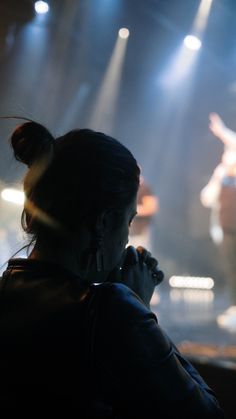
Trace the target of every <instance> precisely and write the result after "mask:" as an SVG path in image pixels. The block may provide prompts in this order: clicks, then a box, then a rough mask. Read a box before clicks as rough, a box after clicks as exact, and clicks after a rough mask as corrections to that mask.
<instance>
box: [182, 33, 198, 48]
mask: <svg viewBox="0 0 236 419" xmlns="http://www.w3.org/2000/svg"><path fill="white" fill-rule="evenodd" d="M184 45H185V46H186V47H187V48H188V49H191V50H192V51H197V50H199V49H200V48H201V46H202V42H201V41H200V39H199V38H197V36H194V35H187V36H186V37H185V38H184Z"/></svg>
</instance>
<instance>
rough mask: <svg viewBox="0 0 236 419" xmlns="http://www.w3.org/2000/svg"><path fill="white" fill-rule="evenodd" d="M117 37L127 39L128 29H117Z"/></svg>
mask: <svg viewBox="0 0 236 419" xmlns="http://www.w3.org/2000/svg"><path fill="white" fill-rule="evenodd" d="M119 37H120V38H122V39H127V38H128V37H129V29H127V28H121V29H120V30H119Z"/></svg>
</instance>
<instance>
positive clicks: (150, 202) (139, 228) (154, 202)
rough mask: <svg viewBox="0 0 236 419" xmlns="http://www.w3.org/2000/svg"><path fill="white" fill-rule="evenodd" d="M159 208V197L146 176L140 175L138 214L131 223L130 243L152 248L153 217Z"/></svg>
mask: <svg viewBox="0 0 236 419" xmlns="http://www.w3.org/2000/svg"><path fill="white" fill-rule="evenodd" d="M158 210H159V201H158V197H157V196H156V195H154V194H153V193H152V191H151V188H150V187H149V185H148V184H147V183H146V182H145V180H144V177H143V176H141V177H140V187H139V190H138V195H137V214H136V217H135V218H134V220H133V221H132V223H131V225H130V230H129V244H130V245H133V246H134V247H138V246H140V245H141V246H143V247H145V248H147V249H152V243H151V229H152V221H153V217H154V216H155V214H156V213H157V212H158Z"/></svg>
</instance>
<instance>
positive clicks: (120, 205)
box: [11, 122, 140, 239]
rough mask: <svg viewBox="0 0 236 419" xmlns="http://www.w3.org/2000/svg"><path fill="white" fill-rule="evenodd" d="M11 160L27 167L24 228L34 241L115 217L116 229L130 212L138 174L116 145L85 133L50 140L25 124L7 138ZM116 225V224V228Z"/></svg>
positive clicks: (102, 136)
mask: <svg viewBox="0 0 236 419" xmlns="http://www.w3.org/2000/svg"><path fill="white" fill-rule="evenodd" d="M11 142H12V146H13V149H14V154H15V157H16V158H17V159H18V160H20V161H22V162H23V163H25V164H27V165H28V167H29V170H28V172H27V174H26V177H25V181H24V189H25V194H26V204H25V209H24V214H25V215H24V228H25V230H26V231H27V232H28V233H30V234H33V235H34V236H35V237H36V239H38V238H45V236H46V238H47V236H48V237H50V236H52V235H54V233H55V229H56V230H57V228H58V231H57V233H58V232H59V230H61V231H66V232H68V233H69V234H73V233H75V234H76V232H79V231H80V229H81V228H82V227H83V226H84V225H85V224H86V225H89V226H90V227H91V228H92V226H95V224H96V221H97V218H98V217H99V216H100V215H101V214H104V213H106V212H113V215H114V217H116V222H117V225H118V224H119V219H120V220H122V218H123V217H124V214H125V211H126V210H127V208H130V207H132V206H134V204H133V203H134V201H135V198H136V195H137V190H138V186H139V174H140V170H139V167H138V165H137V162H136V160H135V159H134V157H133V155H132V154H131V153H130V151H129V150H128V149H127V148H126V147H125V146H123V145H122V144H121V143H120V142H118V141H117V140H115V139H113V138H111V137H108V136H107V135H105V134H103V133H99V132H95V131H92V130H88V129H80V130H79V129H78V130H73V131H70V132H68V133H67V134H65V135H63V136H61V137H59V138H57V139H55V140H54V139H53V137H52V135H51V134H50V133H49V132H48V131H47V129H46V128H44V127H43V126H42V125H40V124H37V123H35V122H27V123H24V124H23V125H21V126H19V127H17V128H16V130H15V131H14V133H13V134H12V137H11ZM114 224H115V223H114Z"/></svg>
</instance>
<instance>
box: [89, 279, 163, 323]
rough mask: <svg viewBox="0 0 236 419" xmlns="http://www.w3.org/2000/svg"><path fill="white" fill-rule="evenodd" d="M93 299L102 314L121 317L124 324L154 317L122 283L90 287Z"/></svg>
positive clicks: (139, 299) (108, 283)
mask: <svg viewBox="0 0 236 419" xmlns="http://www.w3.org/2000/svg"><path fill="white" fill-rule="evenodd" d="M92 288H93V292H94V294H95V298H97V300H98V304H99V306H100V308H101V310H102V311H103V312H105V313H106V314H108V313H109V315H110V316H115V317H116V316H119V319H120V320H121V318H122V317H123V318H124V319H125V321H126V322H129V321H137V320H138V319H140V318H146V317H150V316H151V317H153V318H154V319H155V320H156V316H155V314H154V313H152V312H151V311H150V310H149V309H148V308H147V307H146V305H145V304H144V302H143V301H142V300H141V298H139V296H138V295H137V294H136V293H135V292H134V291H132V290H131V289H130V288H129V287H127V286H126V285H125V284H123V283H118V282H117V283H112V282H105V283H101V284H93V285H92Z"/></svg>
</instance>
